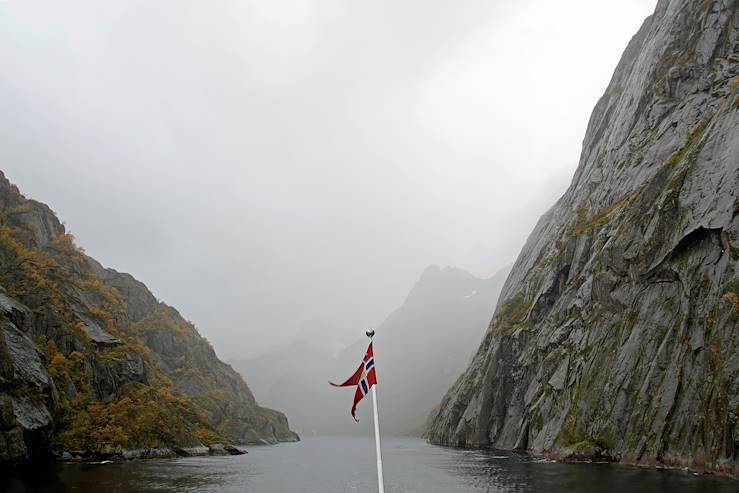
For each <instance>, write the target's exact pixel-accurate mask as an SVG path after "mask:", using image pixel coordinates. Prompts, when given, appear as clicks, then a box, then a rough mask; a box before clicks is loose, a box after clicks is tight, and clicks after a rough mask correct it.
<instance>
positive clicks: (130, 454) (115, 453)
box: [54, 443, 249, 464]
mask: <svg viewBox="0 0 739 493" xmlns="http://www.w3.org/2000/svg"><path fill="white" fill-rule="evenodd" d="M248 453H249V452H247V451H246V449H244V448H243V447H236V446H235V445H231V444H221V443H218V444H213V445H209V446H205V445H202V446H199V447H161V448H149V449H147V448H140V449H129V450H109V451H104V452H90V451H83V450H65V451H63V452H61V453H58V454H56V455H55V456H54V459H55V461H56V462H61V463H67V464H74V463H98V464H99V463H109V462H127V461H132V460H144V459H174V458H177V457H206V456H210V457H215V456H228V455H244V454H248Z"/></svg>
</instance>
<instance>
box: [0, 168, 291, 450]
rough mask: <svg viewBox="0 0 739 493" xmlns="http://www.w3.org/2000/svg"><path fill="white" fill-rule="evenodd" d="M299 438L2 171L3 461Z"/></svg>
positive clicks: (182, 327) (172, 316)
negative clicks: (67, 453)
mask: <svg viewBox="0 0 739 493" xmlns="http://www.w3.org/2000/svg"><path fill="white" fill-rule="evenodd" d="M292 440H297V435H295V434H294V433H293V432H291V431H290V430H289V428H288V425H287V419H286V418H285V416H284V415H282V414H281V413H278V412H276V411H272V410H270V409H265V408H262V407H260V406H258V405H257V403H256V401H255V399H254V396H253V395H252V393H251V391H250V390H249V388H248V387H247V386H246V384H245V383H244V381H243V379H242V378H241V376H240V375H239V374H238V373H236V372H235V371H234V370H233V369H232V368H231V367H230V366H228V365H226V364H224V363H223V362H221V361H220V360H219V359H218V358H217V357H216V355H215V352H214V351H213V349H212V347H211V346H210V344H208V342H207V341H206V340H205V339H203V338H202V337H201V336H200V335H199V334H198V332H197V330H196V329H195V328H194V327H193V326H192V324H190V323H189V322H187V321H185V320H184V319H183V318H182V317H181V316H180V314H179V313H178V312H177V311H176V310H175V309H174V308H171V307H169V306H167V305H165V304H164V303H160V302H159V301H158V300H157V299H156V298H155V297H154V296H153V295H152V294H151V292H149V290H148V289H147V288H146V286H144V285H143V284H142V283H141V282H139V281H137V280H136V279H134V278H133V277H131V276H130V275H128V274H122V273H119V272H116V271H114V270H112V269H105V268H103V267H102V266H101V265H100V264H99V263H98V262H96V261H95V260H94V259H92V258H90V257H88V256H87V255H85V254H84V252H83V251H82V250H81V249H79V248H78V247H77V246H76V245H75V244H74V242H73V239H72V238H71V236H70V235H68V234H66V233H65V230H64V227H63V226H62V225H61V224H60V223H59V221H58V219H57V218H56V216H55V215H54V214H53V212H52V211H51V210H50V209H49V208H48V207H47V206H46V205H44V204H41V203H39V202H35V201H32V200H28V199H26V198H25V197H23V196H22V195H21V194H20V192H19V191H18V189H17V188H16V187H15V186H13V185H11V184H10V183H9V182H8V180H7V179H6V178H5V176H4V175H2V173H0V462H19V461H25V460H29V459H31V460H32V459H40V458H44V457H48V456H49V455H50V454H51V452H52V451H53V450H55V449H56V450H60V451H61V450H70V449H72V450H80V451H86V452H91V453H115V452H116V451H118V452H121V451H122V450H124V449H138V448H145V449H148V448H157V447H187V446H199V445H207V444H210V443H215V442H220V441H233V442H237V443H265V442H266V443H274V442H277V441H292Z"/></svg>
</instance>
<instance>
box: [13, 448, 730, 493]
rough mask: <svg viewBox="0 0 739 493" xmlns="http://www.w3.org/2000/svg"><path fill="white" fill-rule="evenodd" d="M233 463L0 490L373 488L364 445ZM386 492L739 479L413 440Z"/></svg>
mask: <svg viewBox="0 0 739 493" xmlns="http://www.w3.org/2000/svg"><path fill="white" fill-rule="evenodd" d="M249 451H250V453H249V454H248V455H245V456H236V457H214V458H210V457H202V458H186V459H171V460H152V461H138V462H132V463H127V464H109V465H92V464H90V465H54V466H49V467H45V468H41V469H39V468H35V469H34V468H27V469H23V470H16V471H12V472H8V471H5V472H4V474H2V478H1V479H0V491H2V492H6V491H7V492H13V493H15V492H23V493H25V492H31V491H33V492H58V491H61V492H64V491H70V492H71V491H74V492H83V493H85V492H104V493H117V492H120V493H130V492H139V491H157V492H163V491H164V492H166V491H186V492H187V491H191V492H211V491H212V492H232V491H233V492H245V491H246V492H260V493H264V492H267V493H269V492H301V493H303V492H315V493H334V492H336V493H338V492H341V493H344V492H347V491H350V492H354V491H356V492H368V491H376V488H377V485H376V482H375V469H374V468H375V458H374V446H373V443H372V441H371V440H370V439H359V438H349V437H333V438H308V439H307V440H305V441H304V442H301V443H299V444H284V445H278V446H274V447H251V448H250V449H249ZM383 454H384V455H383V458H384V460H385V479H386V491H388V493H401V492H402V493H415V492H418V493H436V492H471V493H483V492H501V493H509V492H511V493H512V492H547V493H552V492H559V491H561V492H573V493H579V492H592V491H597V492H598V493H608V492H616V491H618V492H623V491H629V492H632V491H633V492H650V493H651V492H657V493H659V492H665V493H666V492H670V493H672V492H677V493H680V492H686V493H692V492H696V493H697V492H702V491H715V492H718V493H723V492H727V493H728V492H732V493H735V492H736V491H738V490H739V482H737V481H733V480H729V479H725V478H718V477H711V476H694V475H691V474H687V473H682V472H672V471H669V472H661V471H656V470H646V469H639V468H634V467H627V466H617V465H609V464H602V465H600V464H558V463H553V462H549V461H543V460H540V459H535V458H531V457H528V456H525V455H518V454H508V453H501V452H492V451H473V450H456V449H448V448H442V447H434V446H431V445H428V444H426V443H424V442H423V441H421V440H417V439H389V440H387V441H385V442H384V444H383Z"/></svg>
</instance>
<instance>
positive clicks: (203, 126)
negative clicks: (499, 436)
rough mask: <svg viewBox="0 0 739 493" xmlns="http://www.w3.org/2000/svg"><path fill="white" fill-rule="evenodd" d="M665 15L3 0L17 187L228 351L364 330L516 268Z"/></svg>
mask: <svg viewBox="0 0 739 493" xmlns="http://www.w3.org/2000/svg"><path fill="white" fill-rule="evenodd" d="M654 5H655V1H654V0H621V1H619V2H613V1H606V0H602V1H593V0H572V1H569V0H563V1H561V2H552V1H549V0H541V1H534V0H529V1H525V0H524V1H495V0H485V1H473V0H465V1H451V0H450V1H431V0H415V1H402V0H394V1H382V0H373V1H354V0H343V1H336V0H295V1H276V0H262V1H258V2H257V1H240V2H229V1H225V0H221V1H218V2H205V1H200V2H186V1H182V0H172V1H151V0H146V1H133V0H131V1H126V2H122V1H119V2H107V1H106V2H100V1H97V0H96V1H90V2H71V1H65V2H58V1H48V2H36V1H28V0H23V1H21V0H3V1H2V2H0V108H1V111H0V169H2V170H3V171H4V172H5V173H6V175H7V176H8V178H9V179H10V180H11V181H13V182H14V183H16V184H18V186H19V187H20V188H21V191H23V192H24V193H25V194H26V196H29V197H31V198H34V199H37V200H40V201H42V202H46V203H48V204H49V205H50V206H51V207H52V209H54V210H55V211H56V212H57V214H58V215H59V216H60V218H61V219H62V220H63V221H65V222H66V225H67V227H68V229H69V230H70V231H71V232H72V233H73V234H74V235H75V236H76V237H77V240H78V243H79V244H80V245H82V246H83V247H84V248H85V249H86V251H87V252H88V253H89V254H90V255H92V256H93V257H95V258H97V259H98V260H100V261H101V262H102V263H103V264H105V265H106V266H110V267H114V268H116V269H118V270H122V271H126V272H130V273H132V274H133V275H134V276H136V277H137V278H139V279H140V280H142V281H143V282H145V283H146V284H147V285H148V286H149V288H150V289H151V290H152V291H153V292H154V293H155V295H157V297H158V298H160V299H161V300H163V301H165V302H167V303H169V304H171V305H173V306H175V307H177V308H178V309H179V310H180V311H181V312H182V313H183V315H184V316H185V317H186V318H188V319H190V320H192V321H193V322H195V323H196V325H197V326H198V328H199V329H200V331H201V333H202V334H203V335H205V336H206V337H207V338H208V339H209V340H211V342H213V344H214V346H215V348H216V351H217V352H218V353H219V355H221V356H222V357H225V358H230V357H246V356H250V355H253V354H256V353H259V352H262V351H263V350H265V349H266V348H268V347H270V346H272V345H274V344H277V343H280V342H282V341H285V340H287V339H289V338H291V337H293V336H294V334H295V333H296V332H297V331H298V330H299V329H300V327H301V325H302V324H303V323H304V321H305V320H308V319H312V318H316V317H320V318H322V319H324V320H326V321H327V322H328V323H331V324H333V325H335V326H337V327H340V328H341V329H342V330H346V331H348V333H352V334H353V333H355V332H358V333H359V334H361V331H362V330H363V328H364V327H365V326H368V325H372V324H378V323H379V322H381V321H382V319H384V318H385V316H386V315H387V314H388V313H389V312H390V311H391V310H392V309H394V308H395V307H396V306H397V305H399V304H400V303H401V302H402V300H403V298H404V296H405V294H406V293H407V292H408V290H409V289H410V287H411V286H412V285H413V283H414V282H415V280H416V279H417V278H418V277H419V275H420V274H421V272H422V270H423V269H424V267H426V266H427V265H428V264H432V263H434V264H438V265H442V266H443V265H454V266H457V267H461V268H464V269H467V270H469V271H470V272H472V273H473V274H475V275H477V276H490V275H492V274H493V273H494V272H495V271H496V270H498V269H499V268H501V267H503V266H504V265H506V264H508V263H511V262H513V261H514V260H515V257H516V256H517V254H518V251H519V249H520V248H521V246H522V245H523V243H524V241H525V239H526V237H527V235H528V233H529V232H530V230H531V229H532V227H533V225H534V224H535V222H536V220H537V219H538V217H539V216H540V215H541V214H542V213H543V212H545V211H546V209H547V208H549V206H551V205H552V204H553V202H554V201H555V200H556V199H557V198H558V197H559V196H560V195H561V194H562V193H563V192H564V190H565V189H566V187H567V185H568V184H569V181H570V178H571V176H572V174H573V172H574V170H575V167H576V166H577V160H578V157H579V153H580V146H581V142H582V138H583V135H584V132H585V127H586V125H587V121H588V118H589V116H590V112H591V109H592V107H593V106H594V104H595V102H596V101H597V99H598V97H599V96H600V95H601V94H602V92H603V91H604V89H605V87H606V85H607V84H608V81H609V79H610V77H611V74H612V72H613V69H614V68H615V66H616V63H617V62H618V59H619V57H620V55H621V53H622V51H623V50H624V48H625V47H626V44H627V43H628V40H629V39H630V37H631V36H632V35H633V34H634V33H635V32H636V31H637V29H638V28H639V26H640V25H641V22H642V21H643V19H644V18H645V17H646V16H647V15H649V14H650V13H651V12H652V11H653V9H654ZM491 303H492V304H494V303H495V300H491Z"/></svg>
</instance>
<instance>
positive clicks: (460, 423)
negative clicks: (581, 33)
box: [428, 0, 739, 475]
mask: <svg viewBox="0 0 739 493" xmlns="http://www.w3.org/2000/svg"><path fill="white" fill-rule="evenodd" d="M738 23H739V16H738V15H737V4H736V2H734V1H732V0H723V1H713V2H711V1H706V2H701V1H695V0H660V1H659V3H658V4H657V7H656V10H655V12H654V14H653V15H652V16H650V17H649V18H647V19H646V21H645V22H644V24H643V25H642V27H641V29H640V30H639V31H638V33H637V34H636V35H635V36H634V37H633V39H632V40H631V42H630V43H629V45H628V47H627V48H626V51H625V53H624V54H623V56H622V59H621V61H620V62H619V64H618V67H617V68H616V71H615V73H614V75H613V78H612V80H611V82H610V84H609V86H608V88H607V90H606V92H605V94H604V95H603V97H602V98H601V99H600V100H599V102H598V104H597V105H596V107H595V109H594V111H593V114H592V116H591V118H590V123H589V125H588V129H587V133H586V135H585V139H584V142H583V149H582V155H581V158H580V163H579V167H578V169H577V172H576V174H575V176H574V178H573V181H572V184H571V185H570V188H569V189H568V190H567V192H566V193H565V194H564V196H563V197H562V198H561V199H560V200H559V201H558V202H557V203H556V204H555V205H554V207H553V208H552V209H550V210H549V211H548V212H547V213H546V214H544V216H542V218H541V219H540V220H539V222H538V224H537V225H536V227H535V229H534V231H533V232H532V233H531V236H530V237H529V239H528V241H527V243H526V245H525V246H524V248H523V250H522V251H521V253H520V255H519V258H518V260H517V261H516V263H515V265H514V267H513V270H512V272H511V274H510V276H509V278H508V279H507V281H506V283H505V286H504V288H503V292H502V294H501V297H500V301H499V303H498V306H497V309H496V312H495V315H494V317H493V320H492V322H491V323H490V326H489V329H488V332H487V334H486V336H485V339H484V341H483V343H482V345H481V346H480V348H479V350H478V352H477V354H476V356H475V358H474V360H473V362H472V363H471V365H470V367H469V368H468V369H467V371H466V372H465V373H464V374H463V375H462V376H461V377H460V378H459V380H458V381H457V382H456V383H455V384H454V386H453V387H452V388H451V389H450V390H449V392H448V393H447V395H446V396H445V397H444V399H443V402H442V404H441V406H440V409H439V411H438V412H435V413H434V414H433V415H432V417H431V420H430V425H429V432H428V433H429V437H430V440H431V441H432V442H435V443H443V444H450V445H455V446H468V447H474V446H494V447H500V448H505V449H528V450H532V451H536V452H547V451H548V452H551V453H553V454H558V455H565V456H567V455H569V456H575V457H577V456H583V457H584V456H593V455H601V456H608V457H611V458H613V459H616V460H623V461H628V462H636V463H647V464H650V463H664V464H668V465H681V466H691V467H695V468H709V469H713V470H720V471H724V472H727V473H729V474H733V475H737V473H739V469H737V449H739V326H738V325H737V323H738V322H737V320H738V319H739V274H738V269H737V262H738V258H739V217H738V215H737V213H738V212H739V199H738V198H737V197H738V195H739V193H738V192H739V190H738V188H739V186H738V181H739V176H738V171H737V166H738V165H739V91H738V88H739V77H737V76H738V75H739V45H738V42H737V38H738Z"/></svg>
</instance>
